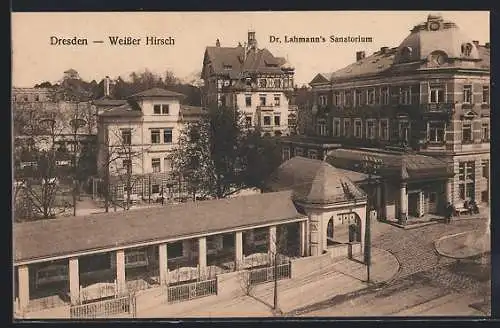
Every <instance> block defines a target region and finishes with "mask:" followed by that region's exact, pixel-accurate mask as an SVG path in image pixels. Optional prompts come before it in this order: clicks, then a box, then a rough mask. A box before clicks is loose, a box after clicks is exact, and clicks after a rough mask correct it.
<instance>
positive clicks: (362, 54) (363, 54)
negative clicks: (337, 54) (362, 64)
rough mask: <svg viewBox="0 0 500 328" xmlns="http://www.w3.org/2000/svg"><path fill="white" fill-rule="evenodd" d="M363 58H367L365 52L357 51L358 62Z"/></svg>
mask: <svg viewBox="0 0 500 328" xmlns="http://www.w3.org/2000/svg"><path fill="white" fill-rule="evenodd" d="M363 58H365V52H364V51H357V52H356V61H360V60H361V59H363Z"/></svg>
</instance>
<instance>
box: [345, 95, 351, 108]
mask: <svg viewBox="0 0 500 328" xmlns="http://www.w3.org/2000/svg"><path fill="white" fill-rule="evenodd" d="M345 105H346V107H351V106H352V92H351V91H346V92H345Z"/></svg>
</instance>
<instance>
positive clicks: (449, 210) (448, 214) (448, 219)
mask: <svg viewBox="0 0 500 328" xmlns="http://www.w3.org/2000/svg"><path fill="white" fill-rule="evenodd" d="M452 215H453V205H451V203H450V202H448V204H447V205H446V212H445V222H446V223H447V224H450V223H451V217H452Z"/></svg>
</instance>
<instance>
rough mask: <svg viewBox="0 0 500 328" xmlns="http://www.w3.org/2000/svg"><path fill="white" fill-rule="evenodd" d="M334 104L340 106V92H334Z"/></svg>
mask: <svg viewBox="0 0 500 328" xmlns="http://www.w3.org/2000/svg"><path fill="white" fill-rule="evenodd" d="M334 99H335V106H341V105H342V95H341V93H340V92H335V97H334Z"/></svg>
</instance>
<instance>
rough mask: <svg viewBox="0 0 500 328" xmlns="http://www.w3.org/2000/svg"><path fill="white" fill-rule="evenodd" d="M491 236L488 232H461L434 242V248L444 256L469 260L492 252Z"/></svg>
mask: <svg viewBox="0 0 500 328" xmlns="http://www.w3.org/2000/svg"><path fill="white" fill-rule="evenodd" d="M487 229H489V227H487ZM490 236H491V235H490V233H488V231H467V232H461V233H458V234H454V235H448V236H444V237H441V238H440V239H438V240H436V241H435V242H434V248H435V249H436V251H437V252H438V253H439V254H440V255H442V256H446V257H451V258H455V259H464V258H469V257H473V256H477V255H481V254H484V253H488V252H490V251H491V239H490Z"/></svg>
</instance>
